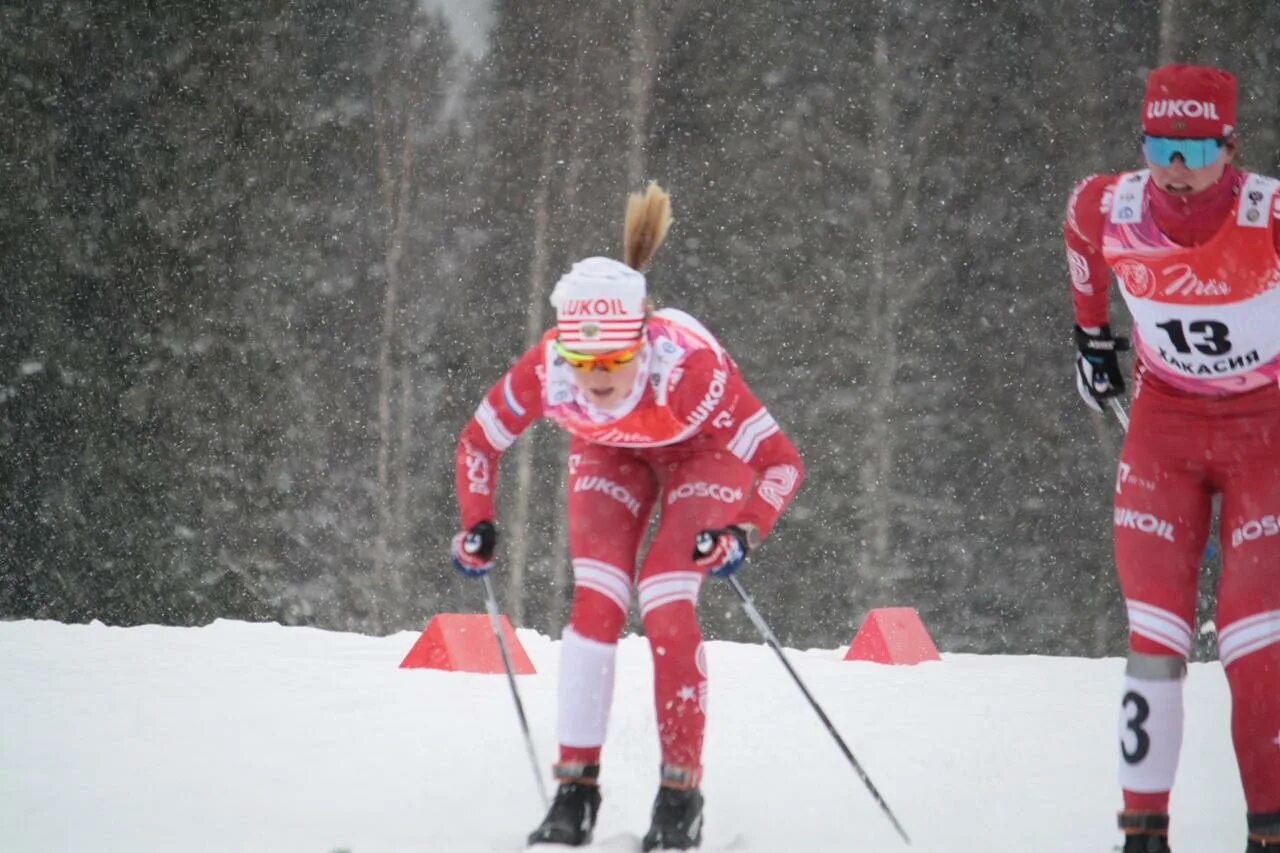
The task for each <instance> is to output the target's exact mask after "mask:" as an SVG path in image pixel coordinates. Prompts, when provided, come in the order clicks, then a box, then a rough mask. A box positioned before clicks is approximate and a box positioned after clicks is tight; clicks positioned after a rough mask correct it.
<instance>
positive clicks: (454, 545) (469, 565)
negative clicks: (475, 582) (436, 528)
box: [449, 521, 498, 578]
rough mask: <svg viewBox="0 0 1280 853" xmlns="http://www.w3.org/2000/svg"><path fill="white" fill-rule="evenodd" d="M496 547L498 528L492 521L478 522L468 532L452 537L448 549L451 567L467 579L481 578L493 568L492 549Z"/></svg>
mask: <svg viewBox="0 0 1280 853" xmlns="http://www.w3.org/2000/svg"><path fill="white" fill-rule="evenodd" d="M497 545H498V528H496V527H494V526H493V522H492V521H478V522H476V523H475V524H474V525H473V526H472V528H471V529H470V530H466V531H463V532H461V533H459V534H458V535H457V536H455V537H453V542H451V543H450V547H449V550H450V552H451V556H452V557H453V567H454V568H455V569H457V570H458V571H460V572H462V573H463V574H464V575H467V576H468V577H473V578H478V577H481V576H482V575H484V574H485V573H486V572H488V571H489V569H492V568H493V549H494V548H496V547H497Z"/></svg>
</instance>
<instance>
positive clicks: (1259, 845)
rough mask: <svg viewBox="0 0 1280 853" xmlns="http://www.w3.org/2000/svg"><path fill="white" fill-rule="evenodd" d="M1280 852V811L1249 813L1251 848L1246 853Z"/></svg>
mask: <svg viewBox="0 0 1280 853" xmlns="http://www.w3.org/2000/svg"><path fill="white" fill-rule="evenodd" d="M1272 851H1277V853H1280V812H1273V813H1272V814H1251V815H1249V848H1248V849H1247V850H1246V851H1245V853H1272Z"/></svg>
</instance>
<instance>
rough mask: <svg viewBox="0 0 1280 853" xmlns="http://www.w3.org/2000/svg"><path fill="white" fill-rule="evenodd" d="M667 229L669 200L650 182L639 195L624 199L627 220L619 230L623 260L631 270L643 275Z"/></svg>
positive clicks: (668, 224) (669, 212)
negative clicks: (620, 230) (621, 230)
mask: <svg viewBox="0 0 1280 853" xmlns="http://www.w3.org/2000/svg"><path fill="white" fill-rule="evenodd" d="M670 227H671V197H670V196H669V195H667V191H666V190H664V189H663V188H662V187H660V186H658V182H657V181H650V182H649V186H647V187H645V190H644V192H643V193H632V194H631V195H630V197H629V198H628V199H627V220H626V225H625V226H623V235H622V238H623V260H624V261H625V262H626V264H627V266H629V267H631V268H632V269H633V270H637V271H643V270H644V268H645V267H646V266H648V265H649V261H650V260H651V259H652V258H653V253H654V252H656V251H658V247H659V246H661V245H662V241H663V240H664V239H665V238H666V236H667V229H668V228H670Z"/></svg>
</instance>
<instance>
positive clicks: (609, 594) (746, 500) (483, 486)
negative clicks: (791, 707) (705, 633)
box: [456, 309, 804, 777]
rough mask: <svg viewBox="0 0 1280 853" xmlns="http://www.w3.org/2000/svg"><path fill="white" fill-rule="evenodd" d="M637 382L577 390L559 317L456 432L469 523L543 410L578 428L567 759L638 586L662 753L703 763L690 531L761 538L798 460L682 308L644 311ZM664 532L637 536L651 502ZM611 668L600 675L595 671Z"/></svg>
mask: <svg viewBox="0 0 1280 853" xmlns="http://www.w3.org/2000/svg"><path fill="white" fill-rule="evenodd" d="M645 336H646V343H647V345H646V346H645V347H644V348H643V349H642V350H641V353H640V355H639V356H638V358H639V359H640V361H641V364H640V366H639V371H638V373H637V382H636V385H635V387H634V388H633V389H632V392H631V394H630V395H629V396H628V397H627V398H626V399H625V400H624V401H623V403H622V404H621V405H620V406H619V407H618V408H617V409H615V410H613V411H611V412H603V411H599V410H597V409H596V408H595V407H593V406H592V405H591V404H590V402H589V401H587V400H586V399H585V398H584V396H583V395H582V394H581V393H580V392H579V391H578V390H577V386H576V384H575V382H574V379H573V375H572V372H571V370H572V369H571V368H570V367H569V366H568V365H567V364H565V363H564V362H563V360H562V359H560V358H559V357H558V356H557V355H556V353H555V349H554V347H553V345H552V344H553V342H554V340H555V330H554V329H553V330H551V331H549V332H547V334H546V335H545V336H544V337H543V339H542V340H541V341H540V342H539V343H538V344H536V345H535V346H534V347H532V348H531V349H530V350H529V351H528V352H526V353H525V354H524V355H523V356H522V357H521V358H520V359H519V361H517V362H516V364H515V365H514V366H513V367H512V368H511V369H510V370H509V371H507V373H506V374H505V375H504V376H503V377H502V378H501V379H499V380H498V381H497V382H496V383H495V384H494V385H493V387H492V388H490V389H489V392H488V393H487V394H486V395H485V397H484V400H483V402H481V404H480V406H479V408H478V409H477V410H476V413H475V416H474V417H472V419H471V420H470V421H469V422H468V423H467V425H466V427H465V428H464V429H463V430H462V434H461V436H460V438H459V440H458V445H457V459H456V484H457V494H458V500H459V504H460V506H461V512H462V529H464V530H466V529H469V528H470V527H471V526H472V525H474V524H475V523H477V522H479V521H482V520H485V519H493V518H494V499H493V496H494V491H495V487H496V478H497V470H498V460H499V457H500V456H501V455H502V453H503V451H505V450H506V449H507V448H508V447H510V446H511V444H512V443H513V442H514V441H515V440H516V437H517V436H519V435H520V433H522V432H523V431H524V430H525V429H527V428H528V427H529V426H530V425H531V424H532V423H533V422H534V421H536V420H538V419H539V418H543V417H546V418H550V419H552V420H554V421H555V422H556V423H558V424H559V425H560V426H561V427H562V428H564V429H565V430H566V431H567V432H569V433H570V435H571V436H572V440H571V442H570V451H569V482H568V489H567V492H568V520H569V553H570V557H571V560H572V564H573V575H574V595H573V606H572V611H571V614H570V618H569V625H568V628H567V629H566V631H565V636H564V643H563V648H562V667H561V680H560V732H559V735H560V742H561V760H562V762H565V763H585V764H594V763H597V762H598V760H599V752H600V746H601V744H602V743H603V739H604V728H605V722H606V719H607V714H608V706H609V702H610V697H611V691H612V673H613V669H612V667H613V658H614V653H615V645H616V643H617V640H618V636H619V634H620V633H621V631H622V628H623V626H624V624H625V622H626V618H627V613H628V611H629V609H630V605H631V596H632V591H633V588H634V589H635V590H636V593H637V597H638V599H639V607H640V613H641V617H642V619H643V623H644V629H645V634H646V635H647V637H648V638H649V641H650V644H651V646H652V648H653V661H654V699H655V704H656V708H657V716H658V728H659V736H660V739H661V744H662V756H663V763H664V764H667V765H670V766H672V767H677V768H684V769H688V770H690V771H691V772H692V773H693V774H694V776H695V777H696V774H697V772H698V769H699V768H700V766H701V765H700V761H701V750H702V738H703V732H704V727H705V723H704V715H705V711H706V689H707V688H706V685H707V680H706V661H705V655H704V653H703V651H702V636H701V633H700V630H699V628H698V623H697V616H696V612H695V605H696V602H697V597H698V592H699V589H700V588H701V585H702V582H703V575H704V573H703V571H701V570H699V569H698V568H697V567H696V566H695V565H694V562H693V546H694V540H695V537H696V535H697V533H698V532H699V531H701V530H704V529H708V528H719V527H724V526H726V525H729V524H744V523H746V524H752V525H755V526H756V528H757V529H758V530H759V532H760V536H761V538H763V537H764V536H766V535H768V533H769V531H770V530H771V529H772V528H773V525H774V523H775V522H776V521H777V519H778V517H779V516H780V515H781V514H782V511H783V510H784V509H785V508H786V506H787V504H788V503H789V502H790V501H791V498H792V497H793V496H794V495H795V493H796V490H797V489H798V488H799V486H800V482H801V480H802V479H803V472H804V466H803V463H802V462H801V460H800V456H799V454H798V453H797V452H796V449H795V447H794V446H793V445H792V443H791V441H790V440H789V439H788V438H787V437H786V435H785V434H784V433H783V432H782V430H781V429H780V428H779V427H778V424H777V422H776V421H775V420H774V419H773V417H772V416H771V415H770V414H769V412H768V410H767V409H766V408H765V407H764V406H763V405H762V404H761V403H760V401H759V400H758V399H757V398H756V397H755V395H754V394H752V393H751V390H750V389H749V388H748V387H747V384H746V382H744V381H743V379H742V376H741V374H740V373H739V372H738V369H737V366H736V365H735V364H734V363H733V361H732V360H731V359H730V358H729V356H728V355H727V353H725V351H724V350H723V348H722V347H721V346H720V344H719V343H718V342H717V341H716V339H715V338H714V337H713V336H712V335H711V333H710V332H708V331H707V330H706V328H705V327H703V326H702V325H701V324H700V323H698V321H696V320H694V319H693V318H692V317H690V316H689V315H688V314H685V313H684V312H681V311H675V310H670V309H667V310H663V311H659V312H657V313H656V314H655V315H654V316H653V317H651V318H650V319H649V321H648V323H647V324H646V328H645ZM659 506H660V507H661V514H660V519H659V524H658V527H657V530H656V531H655V533H654V535H653V539H652V541H651V542H650V544H649V548H648V550H647V552H646V554H645V556H644V559H643V561H642V562H640V563H639V564H637V560H638V555H639V550H640V544H641V540H642V539H643V537H644V534H645V532H646V530H647V529H648V525H649V518H650V515H651V514H652V512H653V510H654V509H655V508H656V507H659ZM602 673H603V674H604V677H602V675H601V674H602Z"/></svg>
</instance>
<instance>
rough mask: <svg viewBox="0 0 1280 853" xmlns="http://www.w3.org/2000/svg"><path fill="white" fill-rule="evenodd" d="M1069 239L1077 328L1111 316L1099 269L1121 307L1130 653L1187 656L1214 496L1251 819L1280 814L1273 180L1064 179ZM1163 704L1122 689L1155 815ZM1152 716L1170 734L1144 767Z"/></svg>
mask: <svg viewBox="0 0 1280 853" xmlns="http://www.w3.org/2000/svg"><path fill="white" fill-rule="evenodd" d="M1064 232H1065V239H1066V245H1067V259H1068V266H1069V269H1070V274H1071V281H1072V286H1073V290H1072V296H1073V300H1074V307H1075V317H1076V322H1077V323H1078V324H1079V325H1081V326H1101V325H1104V324H1106V323H1107V322H1108V288H1109V286H1110V281H1111V275H1112V273H1114V274H1115V277H1116V279H1117V281H1118V284H1119V287H1120V291H1121V293H1122V294H1123V296H1124V299H1125V301H1126V303H1127V305H1128V307H1129V309H1130V313H1131V314H1132V316H1133V328H1132V335H1133V338H1134V343H1135V350H1136V353H1137V359H1136V365H1135V377H1134V390H1133V405H1132V410H1131V412H1130V426H1129V431H1128V434H1127V435H1126V437H1125V443H1124V449H1123V451H1122V453H1121V458H1120V464H1119V471H1118V474H1117V477H1116V486H1115V508H1114V529H1115V554H1116V566H1117V571H1118V574H1119V579H1120V585H1121V588H1122V590H1123V592H1124V596H1125V602H1126V606H1127V610H1128V615H1129V644H1130V648H1131V650H1132V652H1133V653H1138V654H1139V655H1146V656H1152V657H1157V658H1158V657H1161V656H1172V657H1177V658H1182V659H1185V658H1186V657H1187V656H1188V655H1189V654H1190V652H1191V649H1192V645H1193V628H1194V624H1195V610H1196V589H1197V581H1198V576H1199V568H1200V560H1201V555H1202V553H1203V549H1204V544H1205V540H1206V538H1207V536H1208V533H1209V527H1210V521H1211V515H1212V499H1213V497H1214V496H1215V495H1219V496H1220V498H1221V519H1220V520H1221V531H1222V533H1221V540H1222V557H1223V564H1222V576H1221V579H1220V582H1219V587H1218V591H1217V592H1218V595H1217V614H1216V624H1217V634H1218V649H1219V656H1220V658H1221V660H1222V663H1223V665H1224V666H1225V668H1226V673H1227V679H1228V682H1229V684H1230V688H1231V693H1232V698H1233V711H1232V735H1233V740H1234V743H1235V749H1236V755H1237V759H1238V762H1239V765H1240V771H1241V780H1242V782H1243V786H1244V790H1245V796H1246V799H1247V801H1248V805H1249V810H1250V812H1252V813H1259V814H1265V813H1271V812H1276V811H1280V384H1278V383H1280V182H1277V181H1275V180H1272V179H1270V178H1266V177H1263V176H1261V175H1253V174H1249V173H1246V172H1242V171H1237V170H1235V169H1234V168H1232V167H1231V166H1228V167H1227V170H1226V172H1225V173H1224V175H1223V177H1222V180H1221V181H1219V182H1218V183H1217V184H1216V185H1214V186H1213V187H1211V188H1209V189H1207V190H1205V191H1203V192H1201V193H1197V194H1196V195H1193V196H1188V197H1178V196H1173V195H1170V194H1169V193H1167V192H1165V191H1164V190H1162V189H1160V188H1158V187H1155V186H1153V185H1152V184H1151V181H1150V177H1149V174H1148V173H1147V172H1145V171H1142V172H1133V173H1128V174H1122V175H1096V176H1094V177H1091V178H1089V179H1087V180H1085V181H1083V182H1082V183H1080V184H1079V185H1078V186H1077V187H1076V188H1075V191H1074V192H1073V194H1072V196H1071V200H1070V202H1069V203H1068V207H1067V216H1066V227H1065V229H1064ZM1132 659H1133V658H1132V655H1131V661H1132ZM1152 689H1153V690H1154V691H1155V693H1157V694H1158V693H1160V691H1162V690H1166V688H1163V687H1157V688H1152ZM1153 695H1154V694H1153ZM1161 701H1163V702H1164V704H1165V705H1167V706H1168V707H1167V708H1165V709H1163V710H1162V709H1161V708H1157V707H1155V705H1156V704H1158V703H1156V702H1155V700H1151V701H1148V699H1146V698H1143V697H1142V696H1137V697H1135V696H1134V695H1133V694H1132V693H1128V694H1126V705H1127V707H1126V709H1125V710H1124V711H1123V712H1122V723H1121V728H1122V750H1123V752H1124V759H1123V760H1124V761H1126V762H1129V763H1130V764H1131V765H1133V766H1132V767H1129V768H1126V767H1125V765H1123V764H1122V767H1121V780H1122V783H1124V787H1125V803H1126V808H1128V809H1131V810H1135V811H1166V810H1167V805H1168V789H1169V785H1170V784H1171V783H1172V775H1173V773H1174V771H1175V769H1176V765H1177V743H1180V738H1181V719H1182V717H1181V704H1180V703H1181V693H1180V686H1179V687H1177V688H1176V689H1174V688H1173V687H1168V688H1167V700H1161ZM1166 711H1167V717H1168V718H1167V719H1166V720H1164V721H1163V722H1162V721H1161V718H1160V715H1161V714H1164V713H1165V712H1166ZM1144 726H1146V727H1147V728H1145V729H1144ZM1162 727H1163V729H1167V731H1168V735H1169V739H1170V740H1176V742H1177V743H1175V744H1174V745H1173V746H1171V747H1169V748H1168V750H1166V754H1165V756H1164V757H1163V758H1157V759H1156V760H1155V764H1156V765H1160V766H1159V767H1155V768H1154V769H1153V768H1147V769H1145V770H1144V769H1142V768H1141V767H1140V765H1141V764H1142V763H1143V760H1144V759H1145V758H1146V753H1147V751H1148V749H1150V751H1151V752H1153V753H1154V752H1157V751H1158V747H1157V746H1155V745H1153V740H1152V738H1153V737H1155V735H1154V734H1153V733H1155V732H1159V731H1161V730H1162ZM1148 729H1149V730H1148ZM1126 739H1127V740H1126Z"/></svg>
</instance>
